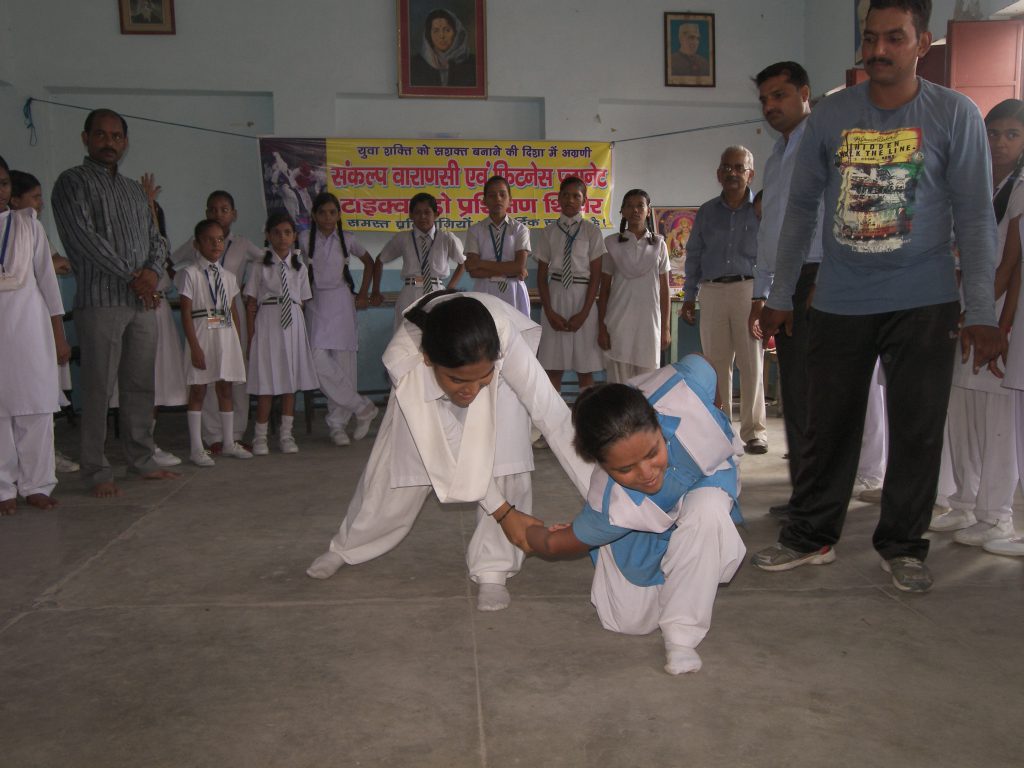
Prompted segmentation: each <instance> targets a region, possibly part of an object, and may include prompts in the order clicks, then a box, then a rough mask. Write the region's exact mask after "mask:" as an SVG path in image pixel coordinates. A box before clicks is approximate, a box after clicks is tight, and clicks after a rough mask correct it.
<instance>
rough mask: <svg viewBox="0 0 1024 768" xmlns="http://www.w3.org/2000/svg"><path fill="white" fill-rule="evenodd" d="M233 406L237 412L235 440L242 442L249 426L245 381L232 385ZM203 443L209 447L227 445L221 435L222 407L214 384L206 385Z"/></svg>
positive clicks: (247, 394)
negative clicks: (215, 444) (218, 444)
mask: <svg viewBox="0 0 1024 768" xmlns="http://www.w3.org/2000/svg"><path fill="white" fill-rule="evenodd" d="M231 406H232V408H233V410H234V412H235V422H234V429H235V434H234V435H233V436H232V437H233V439H234V440H236V441H237V440H241V439H242V436H243V435H244V434H245V428H246V427H247V426H249V392H248V390H246V388H245V382H244V381H236V382H233V383H232V384H231ZM203 442H204V443H206V444H207V445H213V444H214V443H225V442H227V440H225V439H224V435H222V434H221V426H220V405H219V404H218V403H217V390H216V388H215V387H214V385H213V384H207V385H206V399H205V400H203Z"/></svg>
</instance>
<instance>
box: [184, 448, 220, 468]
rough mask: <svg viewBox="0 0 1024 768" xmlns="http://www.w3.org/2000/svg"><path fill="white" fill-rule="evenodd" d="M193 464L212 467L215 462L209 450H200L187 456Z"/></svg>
mask: <svg viewBox="0 0 1024 768" xmlns="http://www.w3.org/2000/svg"><path fill="white" fill-rule="evenodd" d="M189 458H190V459H191V461H192V463H193V464H195V465H196V466H197V467H212V466H214V465H215V464H216V462H215V461H214V460H213V458H212V457H211V456H210V452H209V451H201V452H200V453H193V454H192V455H191V456H190V457H189Z"/></svg>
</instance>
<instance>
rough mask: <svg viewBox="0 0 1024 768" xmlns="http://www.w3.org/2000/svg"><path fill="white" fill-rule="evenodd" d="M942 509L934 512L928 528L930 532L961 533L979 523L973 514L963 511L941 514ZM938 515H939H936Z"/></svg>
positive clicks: (952, 510)
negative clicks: (963, 529)
mask: <svg viewBox="0 0 1024 768" xmlns="http://www.w3.org/2000/svg"><path fill="white" fill-rule="evenodd" d="M940 509H942V507H936V508H935V511H934V512H932V522H931V525H929V526H928V530H929V531H959V530H960V529H961V528H967V527H968V526H970V525H974V524H975V523H976V522H977V518H975V517H974V513H973V512H965V511H964V510H962V509H946V510H945V511H944V512H939V510H940ZM936 513H938V514H936Z"/></svg>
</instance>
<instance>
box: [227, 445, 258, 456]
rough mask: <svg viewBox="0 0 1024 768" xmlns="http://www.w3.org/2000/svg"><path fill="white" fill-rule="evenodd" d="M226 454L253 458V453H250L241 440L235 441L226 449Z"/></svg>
mask: <svg viewBox="0 0 1024 768" xmlns="http://www.w3.org/2000/svg"><path fill="white" fill-rule="evenodd" d="M224 455H225V456H234V457H235V458H236V459H251V458H252V453H250V452H249V451H248V450H247V449H246V447H245V446H244V445H242V444H241V443H239V442H234V443H232V444H231V446H230V447H229V448H226V449H225V450H224Z"/></svg>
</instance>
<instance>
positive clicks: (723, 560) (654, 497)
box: [526, 355, 746, 675]
mask: <svg viewBox="0 0 1024 768" xmlns="http://www.w3.org/2000/svg"><path fill="white" fill-rule="evenodd" d="M632 383H633V384H635V385H636V387H637V389H634V388H633V387H631V386H628V385H624V384H604V385H599V386H597V387H594V388H592V389H589V390H586V391H584V392H583V393H582V394H581V395H580V397H579V399H577V400H576V405H575V406H574V408H573V423H574V424H575V425H576V441H575V445H576V450H577V451H578V452H579V454H580V455H581V456H582V457H584V458H585V459H587V460H588V461H592V462H595V463H596V464H598V467H597V468H596V469H594V473H593V477H592V479H591V482H590V492H589V493H588V494H587V503H586V506H584V508H583V511H582V512H580V514H579V515H578V516H577V517H576V519H575V520H573V522H572V523H571V524H570V525H565V524H559V525H555V526H552V527H551V528H548V529H545V528H543V527H534V528H530V529H528V530H527V532H526V537H527V540H528V541H529V544H530V547H531V548H532V549H533V551H534V552H536V553H537V554H539V555H540V556H541V557H545V558H549V559H565V558H572V557H581V556H583V555H584V554H587V553H589V554H590V556H591V558H592V560H593V561H594V566H595V571H594V582H593V587H592V589H591V601H592V602H593V604H594V607H595V608H596V609H597V615H598V618H600V620H601V625H602V626H603V627H604V628H605V629H608V630H611V631H612V632H621V633H623V634H627V635H646V634H648V633H649V632H653V631H654V630H655V629H658V628H659V627H660V628H661V632H662V636H663V639H664V642H665V658H666V663H665V671H666V672H668V673H669V674H672V675H678V674H681V673H685V672H696V671H697V670H698V669H700V667H701V659H700V656H699V655H698V654H697V651H696V648H697V645H698V644H699V643H700V642H701V640H703V639H704V636H705V635H706V634H707V632H708V629H709V628H710V627H711V610H712V607H713V605H714V602H715V595H716V593H717V592H718V585H719V583H722V582H727V581H729V580H730V579H731V578H732V577H733V574H735V573H736V569H737V568H739V565H740V562H741V561H742V560H743V555H744V553H745V552H746V549H745V547H744V546H743V542H742V541H741V540H740V536H739V534H738V533H737V532H736V526H735V525H734V522H735V523H739V522H742V518H741V517H740V516H739V507H738V504H737V495H738V493H739V489H738V479H737V477H738V473H737V470H736V461H735V456H736V455H739V454H740V453H741V447H742V444H741V443H740V442H739V441H738V440H736V437H735V435H734V434H733V431H732V426H731V425H730V424H729V419H728V417H726V415H725V414H724V413H722V411H721V410H719V409H718V408H716V407H715V372H714V369H713V368H712V367H711V365H710V364H709V363H708V362H707V361H706V360H705V359H704V358H702V357H700V356H699V355H688V356H687V357H685V358H683V359H682V360H680V361H679V362H678V363H675V364H674V365H670V366H666V367H665V368H662V369H661V370H659V371H654V372H653V373H650V374H647V375H645V376H641V377H639V378H637V379H634V381H633V382H632ZM730 517H731V518H732V519H730Z"/></svg>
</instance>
